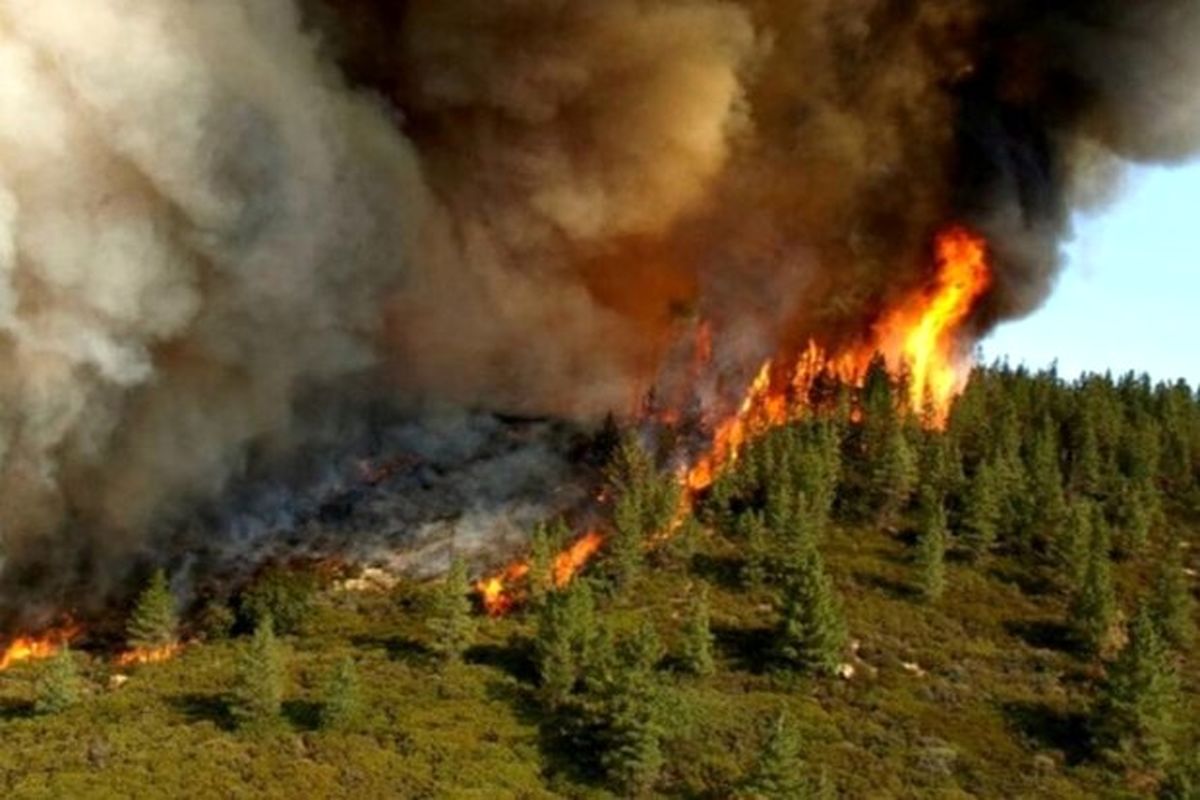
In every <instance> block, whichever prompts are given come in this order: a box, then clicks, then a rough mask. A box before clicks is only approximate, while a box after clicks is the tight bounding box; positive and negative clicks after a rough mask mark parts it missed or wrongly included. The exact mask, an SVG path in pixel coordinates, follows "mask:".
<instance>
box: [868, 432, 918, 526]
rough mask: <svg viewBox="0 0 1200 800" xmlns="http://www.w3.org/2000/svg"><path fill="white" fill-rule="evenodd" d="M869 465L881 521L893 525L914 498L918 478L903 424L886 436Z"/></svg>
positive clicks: (915, 461) (915, 462)
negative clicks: (879, 451) (880, 448)
mask: <svg viewBox="0 0 1200 800" xmlns="http://www.w3.org/2000/svg"><path fill="white" fill-rule="evenodd" d="M869 466H870V470H871V492H872V495H873V496H874V498H875V508H876V510H877V512H878V522H879V524H881V525H890V524H893V523H894V522H895V519H896V515H897V514H899V513H900V512H901V511H902V510H904V507H905V505H907V503H908V501H909V499H910V498H911V497H912V493H913V490H914V489H915V488H916V485H917V480H918V478H919V473H918V464H917V457H916V454H915V453H914V452H913V449H912V446H911V445H909V443H908V437H907V436H905V434H904V427H903V426H902V425H899V424H897V425H893V426H892V427H891V429H890V430H889V431H888V433H887V435H886V436H885V437H884V441H883V451H882V452H881V453H880V454H879V457H878V458H877V459H876V460H874V461H872V462H871V464H870V465H869Z"/></svg>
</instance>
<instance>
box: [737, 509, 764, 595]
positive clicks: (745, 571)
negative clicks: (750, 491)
mask: <svg viewBox="0 0 1200 800" xmlns="http://www.w3.org/2000/svg"><path fill="white" fill-rule="evenodd" d="M737 532H738V537H739V538H740V539H741V540H742V541H743V542H745V546H744V550H743V552H744V553H745V562H744V563H743V564H742V581H743V583H745V584H746V586H747V587H749V588H751V589H759V588H761V587H762V586H763V584H764V583H766V580H767V577H768V573H769V570H768V565H769V563H770V559H771V542H770V537H769V535H768V533H767V526H766V523H765V522H764V521H763V518H762V515H761V514H758V513H757V512H754V511H743V512H742V513H741V514H739V515H738V518H737Z"/></svg>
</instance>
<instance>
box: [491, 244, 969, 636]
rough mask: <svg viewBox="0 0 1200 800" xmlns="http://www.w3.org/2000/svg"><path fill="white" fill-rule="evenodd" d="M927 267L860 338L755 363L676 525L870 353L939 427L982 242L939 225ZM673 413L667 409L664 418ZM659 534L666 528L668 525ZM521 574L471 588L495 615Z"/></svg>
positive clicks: (702, 331) (959, 367)
mask: <svg viewBox="0 0 1200 800" xmlns="http://www.w3.org/2000/svg"><path fill="white" fill-rule="evenodd" d="M934 265H935V267H936V272H935V274H934V277H933V280H932V281H931V282H930V284H929V286H928V287H926V288H925V289H924V290H922V291H920V292H918V293H915V294H913V295H911V296H910V297H909V298H908V299H906V300H905V301H904V302H902V303H900V304H899V305H898V306H896V307H895V308H894V309H892V310H891V311H889V312H888V313H886V314H884V315H883V316H882V317H881V318H880V320H879V321H878V322H877V323H876V324H875V325H873V326H872V328H871V330H870V334H869V335H868V336H867V337H866V338H865V339H864V340H863V341H860V342H857V343H854V344H852V345H849V346H846V347H843V348H840V349H838V350H836V351H833V352H830V351H829V350H828V349H826V348H825V347H822V346H821V345H820V344H818V343H817V342H816V341H811V340H810V341H809V343H808V346H807V347H805V348H804V350H802V351H801V352H800V353H799V355H793V356H790V357H783V358H778V359H772V360H769V361H767V362H766V363H764V364H763V365H762V366H761V367H760V368H759V370H758V372H757V373H756V374H755V376H754V380H753V381H751V383H750V386H749V388H748V389H747V390H746V393H745V395H744V397H743V399H742V401H741V403H740V404H739V405H738V408H737V411H736V412H735V413H733V414H732V415H730V416H729V417H727V418H725V419H723V420H720V421H719V422H717V423H716V424H715V425H714V426H713V436H712V443H711V445H710V446H709V448H708V450H707V451H705V452H703V453H701V454H700V455H699V456H698V457H697V458H696V459H695V460H694V461H693V463H692V464H691V465H690V466H688V467H686V468H684V469H683V470H682V471H681V473H680V481H681V483H682V485H683V489H684V491H683V493H682V498H681V507H680V511H679V513H678V514H677V515H676V524H677V523H678V522H680V521H682V520H683V519H684V517H685V516H686V515H687V513H688V511H689V510H690V508H691V505H692V503H693V501H694V500H695V498H696V496H697V495H698V494H699V493H700V492H702V491H704V490H705V489H707V488H708V487H709V486H711V485H712V483H713V481H715V480H716V478H717V476H718V475H719V474H720V473H721V472H722V471H724V470H726V469H728V468H729V467H730V466H732V465H733V464H734V463H735V462H736V461H737V457H738V453H739V452H740V451H741V449H742V447H743V445H745V444H746V443H747V442H748V441H750V440H752V439H754V438H756V437H758V436H761V435H762V434H763V433H765V432H766V431H767V430H769V429H771V428H774V427H778V426H780V425H784V424H786V423H787V422H789V421H790V420H791V419H793V418H795V417H796V416H797V415H798V414H800V413H803V412H804V411H805V410H806V403H807V401H808V397H809V395H810V392H811V389H812V387H813V385H814V383H815V382H816V380H817V379H818V378H819V377H820V376H822V375H829V376H832V377H834V378H836V379H838V380H839V381H841V382H842V383H846V384H850V385H853V386H861V385H862V383H863V381H864V379H865V377H866V374H867V370H868V369H869V368H870V365H871V361H872V359H873V358H874V357H875V355H876V354H877V353H880V354H882V355H883V357H884V360H885V361H886V363H887V366H888V370H889V372H891V373H892V374H893V375H895V376H904V377H905V378H906V380H907V385H908V397H907V398H906V400H907V404H908V406H909V408H910V410H911V411H912V412H913V413H915V414H917V415H919V416H920V418H921V420H922V421H923V422H924V423H925V424H926V425H929V426H932V427H935V428H941V427H942V426H944V425H945V423H946V419H947V417H948V415H949V413H950V406H951V404H952V403H953V401H954V398H955V397H956V396H957V395H958V393H959V392H961V391H962V389H963V388H964V387H965V385H966V381H967V376H968V375H969V373H970V358H969V356H968V354H967V353H965V352H964V350H963V341H962V327H963V324H964V323H965V322H966V321H967V320H968V318H969V317H970V315H971V312H972V311H973V310H974V309H975V307H976V305H977V304H978V302H979V300H980V298H982V297H983V295H984V294H985V293H986V292H987V290H988V288H989V287H990V286H991V270H990V269H989V268H988V263H987V244H986V242H985V241H984V239H983V238H982V237H981V236H979V235H978V234H975V233H973V232H972V231H970V230H968V229H967V228H964V227H962V226H957V225H956V226H951V227H948V228H946V229H944V230H943V231H941V232H940V233H939V234H938V235H937V237H936V239H935V241H934ZM711 336H712V331H711V328H710V327H709V326H708V324H707V323H701V325H700V327H699V329H698V333H697V344H696V347H695V350H696V353H697V357H696V359H695V362H694V365H693V371H694V372H695V371H697V370H698V369H699V368H700V365H706V364H707V363H708V362H709V361H710V360H711V358H712V341H711ZM676 417H677V415H676V414H674V413H668V414H667V415H666V417H665V418H666V419H668V420H674V419H675V418H676ZM660 421H662V420H661V419H660ZM663 533H664V534H666V535H669V533H670V531H664V532H663ZM603 543H604V537H603V535H602V534H601V533H599V532H596V531H589V532H588V533H586V534H584V535H583V536H582V537H581V538H580V539H578V540H576V541H575V542H574V543H573V544H572V545H571V546H570V547H569V548H568V549H567V550H565V551H564V552H562V553H560V554H559V556H558V559H557V560H556V561H555V565H554V583H555V585H556V586H559V587H561V586H565V585H566V584H567V583H568V582H570V580H571V578H572V577H573V576H574V575H575V573H577V572H578V571H579V570H580V569H581V568H582V567H583V566H584V565H585V564H586V563H587V561H588V560H589V559H590V558H591V557H592V556H593V555H594V554H595V553H596V552H597V551H598V550H599V549H600V547H601V546H602V545H603ZM528 573H529V564H528V562H525V561H517V562H514V563H513V564H510V565H509V566H508V567H506V568H505V569H504V570H503V571H501V572H500V573H499V574H497V575H493V576H491V577H488V578H484V579H481V580H480V581H479V582H478V583H477V584H476V590H477V591H478V592H479V596H480V599H481V601H482V603H483V606H484V608H485V609H486V610H487V612H488V613H489V614H491V615H492V616H500V615H502V614H504V613H505V612H507V611H508V610H509V609H510V608H512V606H513V605H515V603H516V602H517V596H516V594H515V593H514V589H513V587H514V585H515V584H517V583H519V582H520V581H522V580H523V579H525V577H526V576H527V575H528Z"/></svg>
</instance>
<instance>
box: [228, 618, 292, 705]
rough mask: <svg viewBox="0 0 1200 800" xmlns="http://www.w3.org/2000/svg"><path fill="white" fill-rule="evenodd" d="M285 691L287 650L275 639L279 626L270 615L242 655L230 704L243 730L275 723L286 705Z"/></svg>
mask: <svg viewBox="0 0 1200 800" xmlns="http://www.w3.org/2000/svg"><path fill="white" fill-rule="evenodd" d="M283 689H284V657H283V648H282V647H281V646H280V644H279V640H278V639H276V638H275V623H274V622H273V621H272V620H271V618H270V617H269V616H267V617H264V618H262V619H261V620H260V622H259V625H258V628H257V629H255V631H254V635H253V637H251V639H250V641H249V642H247V643H246V644H244V645H243V646H242V648H241V650H240V652H239V653H238V658H237V671H236V675H235V679H234V685H233V691H232V693H231V698H230V704H229V708H230V712H231V713H232V714H233V718H234V719H235V720H236V721H237V723H238V724H239V725H240V726H243V727H251V726H256V725H263V724H267V723H269V722H271V721H273V720H275V719H276V718H277V717H278V716H279V709H280V706H281V705H282V703H283Z"/></svg>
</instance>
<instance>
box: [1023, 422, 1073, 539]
mask: <svg viewBox="0 0 1200 800" xmlns="http://www.w3.org/2000/svg"><path fill="white" fill-rule="evenodd" d="M1029 489H1030V494H1031V504H1030V510H1031V518H1030V525H1029V527H1030V534H1031V539H1032V540H1033V543H1035V544H1040V545H1042V546H1049V547H1052V546H1053V544H1052V543H1053V542H1054V541H1055V538H1056V535H1057V532H1058V531H1059V530H1060V529H1061V528H1062V527H1063V526H1064V525H1067V524H1070V520H1069V518H1068V515H1069V509H1068V507H1067V499H1066V495H1065V494H1064V492H1063V478H1062V469H1061V468H1060V466H1059V463H1058V440H1057V437H1056V436H1055V434H1054V430H1053V427H1052V424H1051V423H1050V422H1049V421H1047V422H1046V423H1044V424H1043V426H1042V430H1040V431H1038V433H1037V434H1035V435H1034V439H1033V445H1032V447H1031V450H1030V458H1029Z"/></svg>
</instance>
